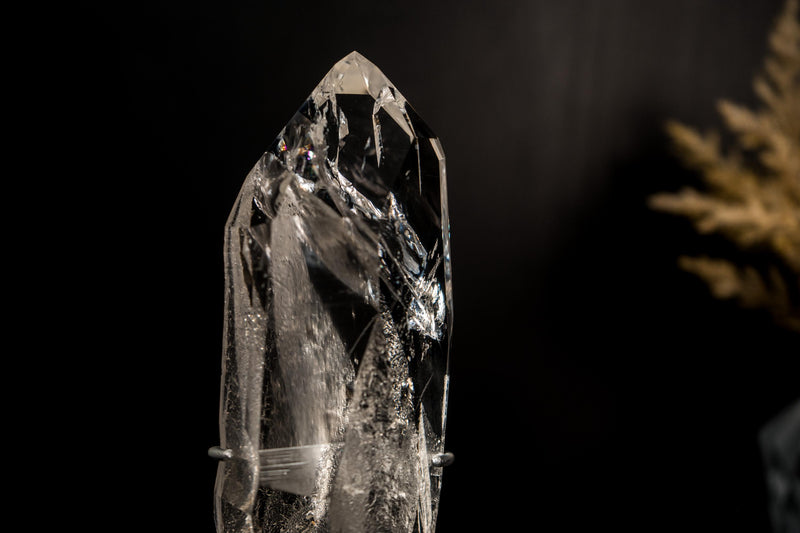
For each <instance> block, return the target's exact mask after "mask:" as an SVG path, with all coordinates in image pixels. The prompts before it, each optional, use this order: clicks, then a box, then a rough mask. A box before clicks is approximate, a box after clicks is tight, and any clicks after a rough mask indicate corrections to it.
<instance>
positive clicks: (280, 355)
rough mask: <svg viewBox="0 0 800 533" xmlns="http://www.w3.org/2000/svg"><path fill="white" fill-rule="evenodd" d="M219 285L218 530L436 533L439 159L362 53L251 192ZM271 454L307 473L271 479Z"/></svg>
mask: <svg viewBox="0 0 800 533" xmlns="http://www.w3.org/2000/svg"><path fill="white" fill-rule="evenodd" d="M225 287H226V288H225V331H224V352H223V369H222V396H221V406H220V431H221V441H222V442H221V446H222V448H225V449H229V450H230V453H231V458H230V459H228V460H225V461H221V462H220V465H219V471H218V473H217V484H216V489H215V515H216V523H217V531H218V532H220V533H223V532H224V533H241V532H248V533H249V532H301V531H302V532H333V533H340V532H346V533H375V532H420V533H432V532H433V531H434V527H435V522H436V513H437V508H438V500H439V491H440V488H441V475H442V468H441V467H440V466H435V465H433V464H432V463H431V459H432V457H433V456H435V455H436V454H439V453H442V452H443V444H444V430H445V419H446V410H447V389H448V370H447V360H448V351H449V344H450V332H451V323H452V303H451V285H450V242H449V222H448V215H447V189H446V182H445V162H444V152H443V151H442V146H441V144H440V143H439V140H438V139H437V137H436V136H435V135H434V134H433V132H432V131H431V130H430V128H428V126H427V125H426V124H425V123H424V122H422V120H420V118H419V117H418V116H417V114H416V113H415V112H414V110H413V109H412V108H411V106H410V105H409V104H408V103H407V102H406V100H405V98H404V97H403V96H402V95H401V94H400V92H399V91H398V90H397V89H396V88H395V86H394V85H393V84H392V83H391V82H390V81H389V80H388V79H387V78H386V77H385V76H384V75H383V73H382V72H381V71H380V70H378V68H377V67H376V66H375V65H373V64H372V63H370V62H369V61H367V60H366V59H365V58H364V57H363V56H361V55H360V54H358V53H356V52H353V53H351V54H350V55H348V56H347V57H345V58H344V59H342V60H341V61H339V62H338V63H337V64H336V65H335V66H334V67H333V68H332V69H331V70H330V72H328V74H327V75H326V76H325V78H324V79H323V80H322V81H321V82H320V84H319V85H318V86H317V87H316V88H315V89H314V91H313V92H312V93H311V96H309V98H308V99H307V100H306V102H305V103H304V104H303V105H302V106H301V108H300V109H299V110H298V111H297V113H296V114H295V115H294V117H292V119H291V120H290V121H289V123H288V124H287V125H286V126H285V127H284V129H283V130H282V131H281V132H280V134H279V135H278V137H277V139H276V140H275V141H274V143H273V144H272V146H271V147H270V148H269V150H268V151H267V152H266V153H265V154H264V155H263V156H262V157H261V159H259V160H258V162H257V163H256V165H255V167H254V168H253V169H252V171H251V172H250V173H249V174H248V176H247V178H246V179H245V182H244V184H243V186H242V189H241V192H240V193H239V197H238V199H237V200H236V203H235V205H234V207H233V210H232V211H231V214H230V217H229V219H228V222H227V225H226V239H225ZM313 445H324V446H313ZM282 448H292V449H294V450H301V451H302V453H303V454H306V455H304V456H303V457H304V461H305V464H306V465H308V464H309V463H308V461H311V463H310V464H311V467H310V468H307V466H306V467H304V468H305V470H304V471H302V472H299V473H298V471H291V473H289V469H291V467H290V466H289V467H287V470H286V471H278V472H277V473H276V471H274V469H273V470H270V471H267V470H268V469H267V468H266V467H264V466H263V464H261V463H263V461H264V454H265V453H270V450H275V449H282ZM280 453H284V452H282V451H280ZM287 453H288V452H287ZM286 457H288V456H286ZM293 460H295V459H291V460H288V459H285V460H284V462H286V461H288V462H289V463H291V461H293ZM300 463H302V461H298V462H297V464H300ZM281 476H285V479H284V480H283V481H281Z"/></svg>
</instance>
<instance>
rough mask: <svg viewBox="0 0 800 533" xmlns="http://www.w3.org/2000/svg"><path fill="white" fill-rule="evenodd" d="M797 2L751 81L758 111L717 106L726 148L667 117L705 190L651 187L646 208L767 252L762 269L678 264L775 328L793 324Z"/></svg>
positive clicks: (796, 325)
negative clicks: (761, 312)
mask: <svg viewBox="0 0 800 533" xmlns="http://www.w3.org/2000/svg"><path fill="white" fill-rule="evenodd" d="M798 5H799V2H798V0H787V2H786V5H785V8H784V10H783V12H782V14H781V15H780V17H778V19H777V21H776V24H775V27H774V29H773V30H772V32H771V34H770V35H769V49H770V52H769V54H768V55H767V58H766V60H765V62H764V69H763V74H762V75H758V76H756V78H755V80H754V85H753V87H754V90H755V93H756V96H757V97H758V99H759V101H760V104H761V105H760V108H759V109H758V110H756V111H751V110H749V109H747V108H745V107H742V106H739V105H737V104H734V103H731V102H728V101H726V100H721V101H720V102H719V103H718V110H719V113H720V115H721V116H722V119H723V121H724V123H725V125H726V126H727V128H728V130H730V132H731V134H732V138H733V141H732V143H731V144H732V146H731V147H730V148H729V149H728V150H727V151H726V152H725V153H723V151H722V148H721V138H720V135H719V134H718V133H717V132H713V131H712V132H710V133H708V134H701V133H699V132H698V131H697V130H695V129H693V128H691V127H688V126H685V125H683V124H680V123H678V122H675V121H670V122H668V123H667V128H666V129H667V133H668V135H669V137H670V138H671V141H672V143H673V145H674V147H675V148H676V150H677V153H678V156H679V157H680V159H681V160H682V161H683V163H684V164H685V165H686V166H687V167H689V168H691V169H693V170H695V171H697V172H698V173H699V174H700V176H701V177H702V180H703V182H704V185H705V189H706V190H705V191H702V192H701V191H699V190H697V189H693V188H688V187H687V188H683V189H682V190H680V191H678V192H677V193H659V194H655V195H653V196H651V197H650V199H649V205H650V206H651V207H652V208H654V209H657V210H661V211H666V212H669V213H674V214H677V215H682V216H685V217H688V218H689V219H691V220H692V222H693V223H694V226H695V228H696V229H697V231H698V232H699V233H701V234H710V233H718V234H720V235H722V236H724V237H725V238H727V239H729V240H730V241H732V242H733V243H734V244H736V245H737V247H739V248H740V249H741V250H743V251H745V252H754V253H764V252H766V256H768V257H769V258H770V261H769V263H770V265H769V266H768V267H767V268H761V269H759V268H756V267H755V266H752V265H749V266H741V265H737V264H735V263H734V262H732V261H730V260H727V259H712V258H709V257H681V258H680V259H679V264H680V266H681V267H682V268H684V269H685V270H687V271H689V272H692V273H694V274H696V275H698V276H700V277H701V278H702V279H703V280H705V282H706V283H707V284H708V285H709V287H710V290H711V293H712V294H713V295H714V296H715V297H717V298H721V299H728V298H731V299H737V300H738V301H739V303H740V304H741V305H742V306H745V307H755V308H763V309H766V310H768V311H770V312H771V313H772V316H773V317H774V318H775V320H776V321H777V322H778V323H779V324H781V325H782V326H785V327H788V328H790V329H793V330H797V331H800V301H798V300H800V295H798V294H797V291H798V290H800V289H798V287H800V283H799V281H800V21H798Z"/></svg>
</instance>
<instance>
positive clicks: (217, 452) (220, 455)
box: [208, 446, 233, 461]
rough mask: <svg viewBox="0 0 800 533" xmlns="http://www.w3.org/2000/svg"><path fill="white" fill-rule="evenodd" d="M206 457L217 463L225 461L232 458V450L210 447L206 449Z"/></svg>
mask: <svg viewBox="0 0 800 533" xmlns="http://www.w3.org/2000/svg"><path fill="white" fill-rule="evenodd" d="M208 456H209V457H211V458H212V459H217V460H219V461H227V460H228V459H231V458H233V450H226V449H223V448H220V447H219V446H212V447H211V448H209V449H208Z"/></svg>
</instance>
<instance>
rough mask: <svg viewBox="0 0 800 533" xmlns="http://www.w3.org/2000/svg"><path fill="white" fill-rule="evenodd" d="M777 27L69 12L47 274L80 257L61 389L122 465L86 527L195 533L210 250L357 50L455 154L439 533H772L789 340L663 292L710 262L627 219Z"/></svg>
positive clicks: (689, 238) (740, 86)
mask: <svg viewBox="0 0 800 533" xmlns="http://www.w3.org/2000/svg"><path fill="white" fill-rule="evenodd" d="M779 9H780V2H778V1H776V0H769V1H757V2H756V1H734V0H729V1H725V2H722V1H719V0H692V1H690V0H678V1H669V2H668V1H661V0H659V1H651V2H641V1H637V0H609V1H605V2H584V1H578V0H558V1H556V0H539V1H525V2H523V1H520V2H502V1H497V2H464V1H451V0H448V1H438V2H435V1H416V0H406V1H403V2H367V1H350V2H345V1H343V2H338V3H336V2H330V1H329V2H317V1H306V2H266V1H264V2H241V3H235V4H232V3H223V2H220V3H212V2H202V1H201V2H191V3H189V2H186V3H183V2H175V1H172V2H165V3H161V4H158V5H155V6H146V5H144V4H136V5H130V6H126V5H125V4H113V7H112V5H111V4H109V5H108V6H105V7H89V6H83V7H81V8H80V10H78V11H77V17H76V18H78V19H80V24H78V25H76V26H73V27H72V28H74V29H71V30H70V32H69V33H70V43H71V44H73V45H76V46H74V47H70V50H69V52H68V53H64V59H65V60H66V62H65V65H66V68H65V70H64V71H63V72H60V73H59V74H58V75H56V74H53V77H54V78H56V79H58V80H59V83H62V82H63V84H64V89H63V90H64V91H70V92H69V95H68V98H67V99H66V100H68V104H69V105H68V109H66V111H67V113H68V114H69V116H70V122H69V124H70V126H69V127H67V126H64V125H62V127H61V129H60V130H59V136H58V138H59V141H58V142H59V143H60V144H62V145H63V146H66V147H68V148H69V149H68V150H66V151H67V152H69V154H70V156H69V157H70V159H69V160H68V166H69V168H70V172H72V173H73V179H71V181H70V184H69V187H70V188H71V189H72V191H71V195H73V196H77V197H80V199H83V200H86V203H85V204H75V205H85V207H75V208H70V213H69V217H70V220H71V222H73V223H74V225H75V227H74V228H72V229H73V230H74V231H73V232H72V233H71V235H77V237H76V238H75V239H74V242H73V243H72V244H69V245H68V246H67V247H66V249H65V250H63V252H64V253H65V256H64V257H67V258H68V261H69V257H71V254H74V255H78V254H79V253H81V252H86V253H89V254H91V257H92V258H93V259H92V260H91V261H88V264H89V268H88V274H87V269H86V268H82V269H80V270H81V272H82V274H83V276H84V277H82V278H80V280H77V279H76V281H75V282H74V284H73V285H72V287H73V288H74V289H75V293H74V294H73V297H74V298H79V299H83V300H85V301H86V303H87V306H88V307H91V309H92V312H91V313H85V314H82V315H81V316H80V317H79V320H78V321H79V322H80V324H81V326H80V328H81V331H82V333H81V335H84V337H83V338H84V339H85V340H84V341H83V345H84V346H85V348H86V349H87V351H88V353H89V355H88V356H86V357H84V358H82V359H81V362H80V363H76V364H78V365H85V366H86V367H87V368H89V367H91V368H92V369H93V370H94V371H97V370H98V367H99V371H100V372H101V373H102V375H103V376H104V378H103V379H102V380H99V381H96V382H93V384H92V385H91V386H87V387H80V388H79V389H80V390H79V391H76V392H75V393H74V394H76V395H77V397H78V398H79V399H81V400H85V402H86V405H87V406H88V407H86V408H85V410H86V411H87V412H89V413H90V415H91V416H90V420H91V421H90V422H89V425H91V426H92V427H93V428H94V429H97V427H98V426H99V428H100V429H101V432H103V433H104V434H105V438H106V439H108V440H109V441H110V443H112V444H113V445H114V446H116V447H117V449H123V450H126V452H125V453H128V452H130V453H131V455H130V457H131V460H130V462H128V463H126V467H125V468H124V471H125V473H126V474H127V476H124V477H123V479H124V480H125V481H120V478H119V476H118V475H117V474H115V475H113V476H109V478H110V480H107V482H106V483H104V484H103V485H101V489H102V490H101V491H100V492H106V493H107V494H106V495H105V496H106V497H107V498H109V500H108V502H107V503H106V504H104V505H103V507H104V508H105V510H106V511H107V512H109V513H111V514H114V515H116V516H118V517H122V520H121V523H120V524H119V525H120V526H124V525H125V524H130V525H131V526H134V525H136V524H147V525H148V526H147V527H146V528H145V529H146V530H149V531H192V532H198V533H199V532H209V533H210V532H212V531H213V518H212V493H213V483H214V476H215V464H214V462H213V461H212V460H211V459H208V458H207V457H206V456H205V452H206V449H207V448H208V447H209V446H212V445H215V444H217V443H218V435H217V409H218V391H219V371H220V353H221V340H222V339H221V337H222V311H223V301H222V296H223V292H222V285H223V279H222V276H223V271H222V238H223V231H222V230H223V225H224V223H225V220H226V218H227V214H228V211H229V210H230V208H231V206H232V204H233V202H234V199H235V197H236V194H237V192H238V189H239V187H240V185H241V183H242V181H243V179H244V177H245V175H246V174H247V172H248V170H249V169H250V167H251V166H252V165H253V164H254V163H255V161H256V160H257V159H258V157H259V156H260V155H261V153H262V152H263V151H264V150H265V149H266V147H267V146H268V145H269V143H270V142H271V141H272V139H273V138H274V137H275V135H276V134H277V133H278V131H279V130H280V129H281V128H282V126H283V125H284V124H285V123H286V121H288V119H289V118H290V117H291V115H292V114H293V113H294V111H295V109H296V108H297V107H298V106H299V105H300V104H301V103H302V101H303V100H304V99H305V98H306V96H307V95H308V94H309V93H310V91H311V90H312V89H313V88H314V86H315V85H316V84H317V83H318V81H319V80H320V79H321V78H322V76H323V75H324V74H325V72H326V71H327V70H328V69H329V68H330V67H331V66H332V65H333V64H334V63H335V62H336V61H337V60H338V59H340V58H341V57H343V56H344V55H346V54H347V53H349V52H350V51H352V50H358V51H359V52H361V53H362V54H363V55H365V56H366V57H367V58H368V59H370V60H371V61H373V62H374V63H375V64H377V65H378V66H379V67H380V68H381V69H382V70H383V71H384V72H385V73H386V75H387V76H388V77H389V78H390V79H391V80H392V81H393V82H394V83H395V84H396V85H397V87H398V88H399V89H400V90H401V91H402V92H403V94H404V95H405V96H406V97H407V99H408V100H409V101H410V102H411V103H412V105H413V106H414V108H415V109H416V110H417V112H418V113H419V114H420V115H421V116H422V117H423V118H424V119H425V120H426V122H427V123H428V124H429V125H430V126H431V127H432V128H433V130H434V131H436V132H437V134H438V135H439V136H440V138H441V140H442V143H443V145H444V148H445V151H446V154H447V165H448V168H447V170H448V180H449V181H448V184H449V198H450V213H451V221H452V249H453V254H452V256H453V265H454V266H453V272H454V301H455V327H454V340H453V347H452V351H451V377H452V381H451V385H452V389H451V396H450V414H449V420H448V434H447V448H448V449H450V450H452V451H453V452H454V453H455V454H456V457H457V460H456V463H455V464H454V465H453V466H451V467H448V469H447V470H446V473H445V478H444V487H443V492H442V500H441V508H440V513H439V520H438V528H437V531H439V532H440V533H447V532H456V531H584V530H587V529H595V528H596V529H601V528H602V529H606V528H607V529H609V530H614V531H676V530H693V531H748V532H757V531H767V530H768V525H767V515H766V511H765V508H766V507H765V506H766V492H765V489H764V484H763V476H762V472H761V470H760V468H761V461H760V457H759V451H758V447H757V441H756V436H757V431H758V428H759V427H761V425H763V424H764V423H765V422H766V421H767V420H768V419H769V418H770V417H772V416H773V415H775V414H776V413H777V412H778V411H779V410H780V409H781V408H783V407H784V406H786V405H788V404H789V403H790V402H791V401H792V400H793V399H795V398H796V397H797V396H798V393H799V392H800V385H798V376H800V361H799V360H798V349H797V346H798V340H799V339H798V335H797V334H792V333H788V332H786V331H784V330H781V329H778V328H776V327H775V326H773V325H772V323H771V322H770V320H769V317H767V316H765V315H764V314H762V313H759V312H757V311H742V310H740V309H738V308H736V307H735V305H733V304H730V303H725V302H718V301H715V300H713V299H712V298H711V297H710V296H709V294H708V291H707V289H706V288H705V286H704V285H703V284H702V283H701V282H700V281H698V280H697V279H695V278H693V277H692V276H691V275H689V274H686V273H683V272H681V271H680V270H679V269H678V268H677V265H676V258H677V256H678V255H679V254H683V253H689V254H699V253H726V252H728V251H729V249H728V247H727V245H726V244H725V243H724V241H719V240H714V239H705V238H704V239H699V238H697V237H696V236H695V234H694V232H693V230H692V228H691V226H690V225H689V224H688V223H687V222H686V221H684V220H682V219H679V218H675V217H671V216H668V215H664V214H658V213H653V212H651V211H649V210H648V208H647V206H646V198H647V196H648V195H650V194H652V193H655V192H658V191H661V190H676V189H677V188H679V187H680V186H681V185H683V184H686V183H695V182H696V177H695V176H693V175H692V174H691V173H687V172H686V171H685V170H683V169H682V167H681V165H680V164H679V163H678V162H677V161H676V160H675V159H674V157H673V156H672V155H671V153H670V151H669V149H668V143H667V139H666V138H665V136H664V134H663V122H664V121H665V120H666V119H668V118H677V119H680V120H682V121H684V122H686V123H689V124H692V125H697V126H700V127H701V128H702V129H706V128H710V127H719V126H720V122H719V119H718V117H717V115H716V111H715V108H714V105H715V101H716V100H717V99H718V98H721V97H725V98H729V99H732V100H735V101H737V102H741V103H744V104H747V105H751V106H752V105H753V104H755V100H754V98H753V96H752V91H751V87H750V86H751V80H752V76H753V75H754V74H755V73H756V72H757V71H758V69H759V68H760V65H761V60H762V58H763V55H764V54H765V52H766V36H767V33H768V30H769V28H770V26H771V22H772V20H773V18H774V17H775V16H776V15H777V13H778V12H779ZM56 53H58V52H56ZM75 125H77V126H79V128H80V132H81V133H80V134H79V133H78V128H77V127H75ZM98 193H99V196H100V197H101V198H102V202H101V204H100V205H98V204H97V203H96V202H94V199H95V198H97V197H98ZM52 200H53V199H52V198H50V199H48V202H52ZM56 204H57V205H59V204H58V202H56ZM47 205H52V203H48V204H47ZM61 212H63V205H62V211H61ZM54 226H55V228H56V230H55V231H57V229H58V224H55V225H54ZM76 260H77V259H76ZM68 261H67V262H68ZM76 327H78V326H76ZM98 332H101V333H98ZM106 409H108V410H112V411H113V413H114V415H113V416H106V415H104V414H101V413H103V412H105V410H106ZM95 442H96V441H95ZM106 467H107V468H109V470H113V469H112V468H111V467H110V466H107V465H101V469H100V470H103V469H105V468H106ZM131 487H134V488H131ZM117 512H119V513H121V514H119V515H117V514H116V513H117Z"/></svg>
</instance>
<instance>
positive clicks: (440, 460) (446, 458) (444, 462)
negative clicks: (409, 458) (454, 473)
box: [431, 452, 456, 466]
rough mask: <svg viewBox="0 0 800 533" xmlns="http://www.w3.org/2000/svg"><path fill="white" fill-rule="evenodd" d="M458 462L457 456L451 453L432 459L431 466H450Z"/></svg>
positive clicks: (441, 454) (435, 456)
mask: <svg viewBox="0 0 800 533" xmlns="http://www.w3.org/2000/svg"><path fill="white" fill-rule="evenodd" d="M455 460H456V456H455V455H453V454H452V453H450V452H444V453H440V454H438V455H434V456H433V459H431V464H432V465H433V466H450V465H451V464H453V461H455Z"/></svg>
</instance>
